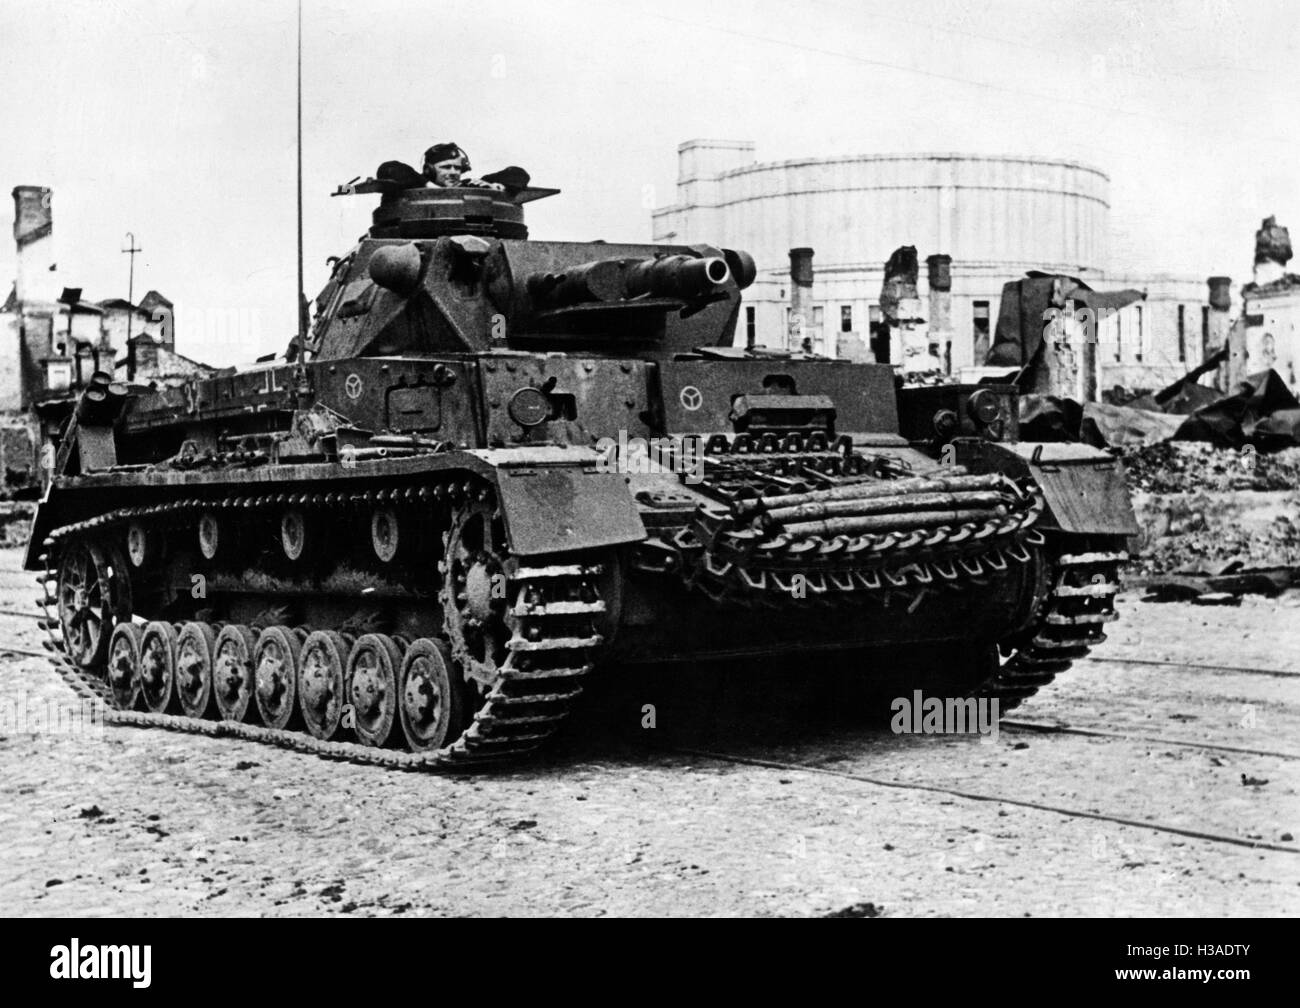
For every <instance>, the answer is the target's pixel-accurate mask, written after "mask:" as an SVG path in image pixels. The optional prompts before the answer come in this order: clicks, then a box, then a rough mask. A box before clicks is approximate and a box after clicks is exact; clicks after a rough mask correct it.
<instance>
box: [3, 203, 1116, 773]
mask: <svg viewBox="0 0 1300 1008" xmlns="http://www.w3.org/2000/svg"><path fill="white" fill-rule="evenodd" d="M346 192H348V193H363V194H364V193H367V192H369V193H377V194H381V195H382V199H381V201H380V204H379V206H378V208H377V209H376V210H375V213H374V218H373V226H372V227H371V228H370V229H369V232H368V234H367V235H366V236H365V237H363V238H362V239H361V241H360V243H359V244H358V245H357V246H356V247H355V248H353V249H352V250H351V251H350V252H349V253H348V254H347V255H345V256H344V257H342V258H341V259H339V260H338V261H337V262H336V263H335V264H334V266H333V272H332V276H331V277H330V279H329V282H328V284H327V285H326V287H325V289H324V290H323V291H322V292H321V293H320V295H319V297H317V299H316V301H315V318H314V321H313V323H312V325H311V326H310V329H309V331H308V332H307V334H306V336H305V338H304V339H302V340H301V345H299V344H300V341H299V340H295V341H293V343H291V345H290V347H289V350H288V352H287V353H286V354H285V356H284V357H282V358H278V359H275V360H273V361H270V362H266V363H263V364H260V365H258V366H255V367H250V368H246V369H235V370H232V372H231V373H227V374H221V375H219V376H217V377H214V378H211V379H206V380H195V381H192V382H190V383H189V384H187V385H185V386H183V387H180V388H176V389H161V390H149V389H141V388H122V387H121V386H118V385H115V384H113V383H111V382H109V381H108V380H107V379H106V378H103V379H102V380H99V381H97V382H96V381H92V383H91V386H90V387H89V388H88V389H87V390H86V391H85V392H84V393H83V395H82V398H81V401H80V402H79V403H78V405H77V407H76V410H75V412H74V415H73V418H72V420H71V421H70V423H69V425H68V426H67V428H66V430H65V431H64V434H63V438H62V441H61V443H60V444H59V446H58V452H57V457H56V461H55V471H54V474H53V478H52V481H51V483H50V486H49V489H48V492H47V493H46V495H45V496H44V498H43V499H42V501H41V502H40V504H39V508H38V512H37V515H36V517H35V520H34V525H33V531H32V536H31V540H30V543H29V548H28V552H27V555H26V564H27V566H28V567H29V568H30V569H32V570H35V571H39V572H40V573H39V580H40V583H41V585H42V586H43V588H44V591H43V594H42V598H41V601H42V603H43V604H44V605H45V606H46V607H47V614H48V618H47V619H46V621H45V626H46V628H47V630H48V632H49V635H50V641H49V647H50V649H51V652H52V654H53V656H54V659H55V661H56V663H57V665H58V668H59V669H60V671H61V673H62V674H63V675H64V676H65V678H66V679H67V680H68V682H69V683H70V684H71V685H72V686H73V687H74V688H75V689H77V690H79V691H80V692H82V693H84V694H86V695H88V696H95V697H99V698H101V699H102V700H103V701H104V702H105V703H106V704H107V705H108V707H109V711H108V720H109V721H110V722H113V723H125V724H134V725H144V726H156V727H160V728H168V729H173V730H180V731H198V732H204V733H208V734H218V735H232V736H235V737H238V738H241V739H246V740H250V741H263V742H270V743H273V744H277V745H284V746H290V747H294V748H298V749H302V750H305V751H310V752H315V753H318V754H320V755H323V756H327V757H336V758H347V759H351V760H357V761H362V762H373V763H377V764H382V765H387V766H397V767H407V768H439V767H472V766H479V765H485V766H491V765H496V764H499V763H502V762H506V761H510V760H513V759H518V758H519V757H522V756H524V755H526V754H529V753H532V752H533V751H535V750H536V749H537V747H538V746H539V745H541V744H542V743H544V742H545V740H546V739H547V738H548V737H549V736H551V735H552V733H553V732H554V731H555V730H556V728H557V726H558V725H559V724H560V723H561V722H562V721H563V719H564V718H565V717H566V715H567V714H568V713H569V712H570V711H571V710H572V709H573V707H574V705H575V704H576V703H578V702H579V700H580V696H581V694H582V693H583V689H584V686H586V685H589V684H590V683H591V682H592V681H593V677H596V676H600V675H617V674H618V673H619V669H620V668H625V667H626V666H628V665H629V664H634V663H638V662H655V663H658V662H682V663H692V662H702V661H705V660H712V659H719V658H745V657H754V656H781V655H789V656H791V657H792V658H793V657H794V656H807V655H809V654H812V653H823V654H825V655H827V656H828V657H833V655H832V653H833V652H841V653H848V652H851V653H855V654H856V653H858V652H860V651H862V650H864V649H870V650H877V651H878V650H880V649H886V650H888V649H894V650H898V649H903V650H907V649H917V648H922V647H928V646H931V645H946V646H949V647H948V653H949V654H951V655H955V656H960V657H959V658H955V659H954V660H953V662H952V668H951V669H949V670H948V671H949V672H950V673H951V682H952V684H953V685H952V688H954V689H960V691H961V692H962V693H963V695H967V696H972V697H976V698H980V697H982V698H993V699H997V700H998V701H999V703H1000V707H1001V710H1002V711H1006V710H1008V709H1009V708H1011V707H1013V706H1015V705H1016V704H1017V703H1019V702H1020V701H1021V700H1023V699H1024V698H1025V697H1028V696H1030V695H1032V694H1033V693H1034V692H1035V691H1036V690H1037V689H1039V688H1041V687H1043V686H1045V685H1046V684H1048V683H1049V682H1050V681H1051V680H1052V678H1053V677H1054V676H1055V675H1057V674H1059V673H1061V672H1063V671H1065V670H1066V669H1067V668H1068V667H1069V666H1070V664H1071V662H1072V661H1074V660H1076V659H1078V658H1080V657H1082V656H1083V655H1085V654H1086V653H1087V651H1088V649H1089V648H1090V647H1092V646H1093V645H1095V644H1096V643H1098V642H1099V641H1101V640H1103V639H1104V628H1105V624H1106V623H1108V622H1109V621H1111V620H1112V619H1114V618H1115V612H1114V607H1113V602H1114V597H1115V593H1116V589H1117V585H1118V572H1119V570H1120V567H1121V565H1122V564H1123V563H1124V561H1125V559H1126V552H1125V544H1126V538H1127V537H1128V536H1130V535H1132V534H1134V533H1136V531H1137V527H1136V525H1135V523H1134V520H1133V513H1132V510H1131V506H1130V502H1129V499H1128V496H1127V491H1126V489H1125V484H1124V474H1123V470H1122V468H1121V463H1120V462H1119V461H1118V460H1117V459H1116V458H1114V457H1113V456H1111V455H1110V454H1107V453H1105V452H1100V451H1096V450H1093V449H1091V448H1087V447H1083V446H1080V445H1074V444H1030V443H1023V442H1020V441H1019V440H1018V437H1017V423H1016V417H1017V403H1016V392H1015V389H1014V388H1012V387H1010V386H961V385H952V386H937V387H927V388H918V389H908V388H900V387H898V385H897V383H896V379H895V375H894V373H893V370H892V369H891V368H890V367H889V366H888V365H877V364H861V363H851V362H847V361H842V360H832V359H825V358H818V357H814V356H811V355H806V354H799V353H785V352H779V351H772V350H765V349H762V348H756V347H744V346H740V347H738V346H736V345H734V344H735V335H736V325H737V319H738V317H739V313H740V308H741V300H742V296H743V295H742V291H743V290H744V289H745V288H746V287H748V286H749V285H750V284H751V283H752V282H753V280H754V277H755V266H754V262H753V260H752V259H751V258H750V257H749V256H748V255H747V254H745V253H744V252H742V251H739V250H732V249H724V248H715V247H711V246H707V245H692V246H657V245H641V244H615V243H606V242H601V241H594V242H552V241H538V240H532V239H531V238H530V237H529V236H528V230H527V227H526V225H525V221H524V208H525V206H526V204H527V203H528V202H530V201H531V200H535V199H538V198H541V197H543V196H550V195H553V194H554V193H555V192H556V191H555V190H547V189H539V188H533V187H529V186H526V185H523V186H514V187H511V188H506V189H501V190H492V189H482V188H473V189H471V188H464V189H432V188H428V189H409V190H400V189H395V188H394V187H393V186H392V184H391V183H384V182H381V181H374V180H370V181H367V182H364V183H360V184H356V185H351V186H349V187H346ZM791 664H792V665H794V664H797V662H793V661H792V663H791Z"/></svg>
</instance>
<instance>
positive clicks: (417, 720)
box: [399, 637, 463, 752]
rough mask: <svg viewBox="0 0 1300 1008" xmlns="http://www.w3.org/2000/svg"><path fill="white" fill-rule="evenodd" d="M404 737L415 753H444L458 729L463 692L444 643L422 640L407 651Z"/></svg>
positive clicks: (401, 709) (401, 679)
mask: <svg viewBox="0 0 1300 1008" xmlns="http://www.w3.org/2000/svg"><path fill="white" fill-rule="evenodd" d="M399 685H400V689H401V705H400V707H399V713H400V715H401V722H402V734H403V735H405V736H406V744H407V746H408V747H409V748H410V750H411V751H412V752H427V751H429V750H431V749H441V748H442V747H443V746H444V745H445V744H446V742H447V736H448V735H449V734H451V731H452V729H453V728H459V726H460V723H461V715H462V710H463V705H462V692H461V689H460V688H459V687H458V685H457V684H456V683H455V682H453V679H452V675H451V652H450V651H448V649H447V645H445V644H443V643H442V641H438V640H433V639H432V638H429V637H421V638H420V639H419V640H417V641H415V642H414V643H413V644H412V645H411V646H410V647H409V648H407V649H406V657H405V658H403V659H402V668H401V671H400V674H399Z"/></svg>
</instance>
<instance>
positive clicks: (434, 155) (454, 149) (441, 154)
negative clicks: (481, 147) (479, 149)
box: [424, 143, 469, 167]
mask: <svg viewBox="0 0 1300 1008" xmlns="http://www.w3.org/2000/svg"><path fill="white" fill-rule="evenodd" d="M452 158H463V159H464V161H465V165H466V167H468V166H469V155H468V154H466V153H465V152H464V151H463V150H461V149H460V148H459V147H458V146H457V145H456V144H454V143H440V144H434V145H433V146H432V147H430V148H429V149H428V150H427V151H425V152H424V163H425V164H426V165H435V164H438V162H440V161H450V160H451V159H452Z"/></svg>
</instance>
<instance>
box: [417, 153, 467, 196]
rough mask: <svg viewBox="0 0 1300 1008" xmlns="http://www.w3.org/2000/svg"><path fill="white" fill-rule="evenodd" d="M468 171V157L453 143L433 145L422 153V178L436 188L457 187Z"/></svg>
mask: <svg viewBox="0 0 1300 1008" xmlns="http://www.w3.org/2000/svg"><path fill="white" fill-rule="evenodd" d="M468 171H469V156H468V155H467V154H466V153H465V152H464V151H463V150H461V149H460V148H459V147H458V146H456V144H454V143H440V144H434V145H433V146H432V147H430V148H429V149H428V150H427V151H425V152H424V177H425V179H426V180H428V181H429V182H432V183H433V184H434V185H436V186H442V187H443V188H444V189H446V188H450V187H453V186H458V185H460V180H461V179H462V178H463V177H464V176H465V173H466V172H468Z"/></svg>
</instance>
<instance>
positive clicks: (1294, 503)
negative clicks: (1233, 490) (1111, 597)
mask: <svg viewBox="0 0 1300 1008" xmlns="http://www.w3.org/2000/svg"><path fill="white" fill-rule="evenodd" d="M1142 510H1143V511H1144V512H1145V513H1146V514H1148V515H1151V516H1152V519H1154V520H1153V524H1154V526H1155V528H1154V529H1153V530H1152V531H1153V532H1154V533H1155V534H1153V535H1150V536H1148V537H1146V541H1145V542H1144V543H1143V545H1142V548H1141V549H1140V551H1139V552H1138V553H1137V554H1136V555H1135V557H1134V560H1133V564H1132V566H1131V567H1130V574H1131V575H1135V576H1136V577H1138V578H1143V577H1157V576H1161V575H1166V574H1184V575H1194V576H1201V575H1205V576H1220V575H1224V574H1227V573H1235V572H1239V571H1256V570H1264V569H1271V568H1300V494H1296V495H1291V496H1289V497H1287V498H1286V499H1285V502H1284V507H1283V508H1282V509H1281V510H1282V513H1279V514H1277V515H1275V516H1274V517H1273V518H1272V520H1271V521H1269V522H1267V523H1264V524H1251V523H1246V522H1242V521H1240V520H1239V512H1237V511H1236V510H1235V509H1233V508H1231V507H1229V506H1225V502H1224V501H1223V500H1222V499H1218V498H1216V497H1214V496H1211V495H1209V494H1205V493H1200V494H1194V495H1191V496H1187V497H1181V496H1180V497H1177V498H1173V499H1169V500H1152V501H1150V502H1149V503H1147V504H1146V505H1145V506H1144V507H1143V508H1142ZM1287 512H1290V513H1289V514H1288V513H1287Z"/></svg>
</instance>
